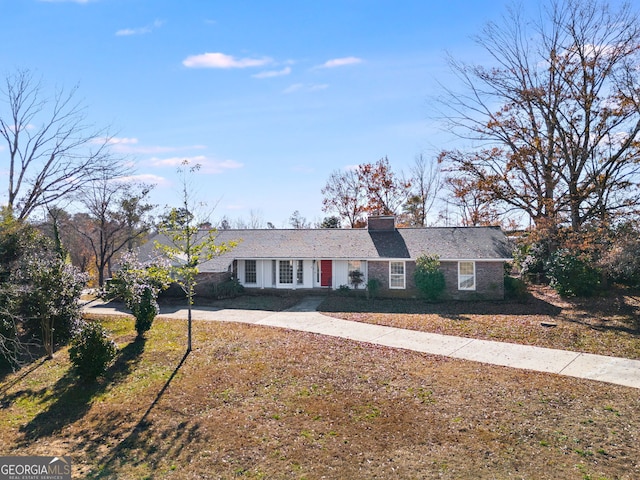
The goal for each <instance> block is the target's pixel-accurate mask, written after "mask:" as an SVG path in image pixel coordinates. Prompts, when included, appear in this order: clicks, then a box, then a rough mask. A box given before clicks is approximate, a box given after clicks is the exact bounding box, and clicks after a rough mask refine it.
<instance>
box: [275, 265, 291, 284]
mask: <svg viewBox="0 0 640 480" xmlns="http://www.w3.org/2000/svg"><path fill="white" fill-rule="evenodd" d="M278 278H279V280H280V283H293V261H292V260H280V276H279V277H278Z"/></svg>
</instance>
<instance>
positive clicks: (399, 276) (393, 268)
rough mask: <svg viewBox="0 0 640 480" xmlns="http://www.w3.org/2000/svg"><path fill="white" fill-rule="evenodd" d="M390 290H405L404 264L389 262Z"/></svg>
mask: <svg viewBox="0 0 640 480" xmlns="http://www.w3.org/2000/svg"><path fill="white" fill-rule="evenodd" d="M389 288H404V262H389Z"/></svg>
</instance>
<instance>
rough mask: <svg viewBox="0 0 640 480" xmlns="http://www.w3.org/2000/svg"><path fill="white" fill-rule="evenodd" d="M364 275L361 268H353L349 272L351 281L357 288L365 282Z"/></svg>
mask: <svg viewBox="0 0 640 480" xmlns="http://www.w3.org/2000/svg"><path fill="white" fill-rule="evenodd" d="M363 277H364V275H363V273H362V272H361V271H360V270H352V271H350V272H349V283H351V285H353V288H355V289H357V288H358V287H359V286H360V285H361V284H362V282H364V278H363Z"/></svg>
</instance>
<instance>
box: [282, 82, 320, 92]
mask: <svg viewBox="0 0 640 480" xmlns="http://www.w3.org/2000/svg"><path fill="white" fill-rule="evenodd" d="M327 88H329V85H328V84H326V83H317V84H314V83H309V84H305V83H294V84H293V85H290V86H289V87H287V88H285V89H284V90H283V92H282V93H285V94H289V93H295V92H318V91H320V90H326V89H327Z"/></svg>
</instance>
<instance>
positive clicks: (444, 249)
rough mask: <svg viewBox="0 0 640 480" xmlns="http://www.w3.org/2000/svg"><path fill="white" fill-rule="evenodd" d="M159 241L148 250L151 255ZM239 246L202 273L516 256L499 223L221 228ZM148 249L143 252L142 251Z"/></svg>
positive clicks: (223, 237)
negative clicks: (302, 262)
mask: <svg viewBox="0 0 640 480" xmlns="http://www.w3.org/2000/svg"><path fill="white" fill-rule="evenodd" d="M154 240H155V241H159V242H161V243H164V242H166V241H167V239H166V238H165V237H163V236H162V235H158V236H156V237H155V238H154V239H152V241H151V242H149V243H147V245H146V246H145V247H143V250H146V251H147V254H151V253H152V250H153V244H154ZM232 241H237V242H238V244H237V246H236V247H234V248H232V249H230V250H229V251H227V252H225V253H224V254H223V255H221V256H220V257H216V258H213V259H212V260H209V261H207V262H205V263H202V264H201V265H200V271H201V272H216V271H225V270H227V268H228V266H229V265H230V264H231V262H232V261H233V260H235V259H285V258H292V259H318V260H319V259H334V260H335V259H338V260H339V259H345V260H346V259H354V260H356V259H357V260H379V259H396V260H401V259H407V260H415V259H416V258H418V257H419V256H420V255H423V254H429V255H437V256H438V257H439V258H440V260H441V261H447V260H487V261H499V260H507V259H510V258H511V247H510V246H509V241H508V240H507V238H506V236H505V235H504V233H503V232H502V230H501V229H500V228H497V227H428V228H398V229H394V230H368V229H359V228H357V229H356V228H353V229H331V228H329V229H283V230H279V229H261V230H220V231H218V233H217V236H216V243H217V244H222V243H228V242H232ZM142 253H144V252H142Z"/></svg>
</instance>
